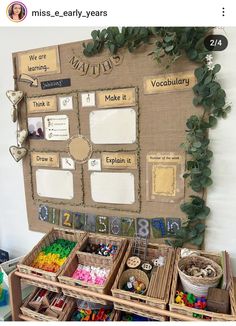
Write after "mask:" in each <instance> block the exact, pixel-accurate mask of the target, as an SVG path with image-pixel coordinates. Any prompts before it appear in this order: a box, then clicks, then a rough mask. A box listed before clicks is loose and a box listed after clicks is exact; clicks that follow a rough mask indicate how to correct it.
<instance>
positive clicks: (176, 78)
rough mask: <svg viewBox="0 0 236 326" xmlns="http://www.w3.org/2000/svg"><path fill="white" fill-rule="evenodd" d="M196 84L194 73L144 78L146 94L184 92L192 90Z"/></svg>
mask: <svg viewBox="0 0 236 326" xmlns="http://www.w3.org/2000/svg"><path fill="white" fill-rule="evenodd" d="M195 84H196V78H195V76H194V72H193V71H187V72H178V73H173V74H164V75H159V76H156V77H145V78H144V94H155V93H161V92H173V91H183V90H188V89H191V88H192V87H193V86H194V85H195Z"/></svg>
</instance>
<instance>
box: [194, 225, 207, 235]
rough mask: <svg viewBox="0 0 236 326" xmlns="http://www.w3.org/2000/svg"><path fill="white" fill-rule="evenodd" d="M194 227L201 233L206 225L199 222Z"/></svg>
mask: <svg viewBox="0 0 236 326" xmlns="http://www.w3.org/2000/svg"><path fill="white" fill-rule="evenodd" d="M195 229H196V231H197V232H198V233H202V232H203V231H205V229H206V226H205V224H202V223H199V224H196V225H195Z"/></svg>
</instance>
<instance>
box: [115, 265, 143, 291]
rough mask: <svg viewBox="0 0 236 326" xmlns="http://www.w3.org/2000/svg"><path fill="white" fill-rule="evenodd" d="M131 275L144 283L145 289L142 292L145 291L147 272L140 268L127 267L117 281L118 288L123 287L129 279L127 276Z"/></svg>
mask: <svg viewBox="0 0 236 326" xmlns="http://www.w3.org/2000/svg"><path fill="white" fill-rule="evenodd" d="M131 276H134V277H135V279H136V280H138V281H139V282H142V283H143V284H144V285H145V290H144V291H143V294H144V293H146V291H147V289H148V285H149V279H148V277H147V274H146V273H144V272H143V271H141V270H140V269H127V270H126V271H124V272H123V274H122V275H121V278H120V281H119V289H121V290H122V289H123V287H124V285H125V284H126V283H127V282H128V281H129V278H130V277H131Z"/></svg>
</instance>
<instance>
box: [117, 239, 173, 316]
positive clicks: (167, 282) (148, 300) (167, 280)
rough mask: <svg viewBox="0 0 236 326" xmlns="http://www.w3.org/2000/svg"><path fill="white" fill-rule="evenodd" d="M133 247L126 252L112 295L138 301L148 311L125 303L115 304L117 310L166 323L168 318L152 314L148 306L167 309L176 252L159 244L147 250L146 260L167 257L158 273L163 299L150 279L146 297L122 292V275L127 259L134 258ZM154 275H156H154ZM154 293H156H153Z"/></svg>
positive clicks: (130, 245) (152, 245)
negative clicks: (159, 296) (160, 256)
mask: <svg viewBox="0 0 236 326" xmlns="http://www.w3.org/2000/svg"><path fill="white" fill-rule="evenodd" d="M132 246H133V244H132V243H130V244H129V247H128V249H127V251H126V255H125V257H124V259H123V262H122V264H121V266H120V269H119V271H118V274H117V277H116V280H115V282H114V285H113V287H112V295H113V296H114V297H117V298H121V299H124V300H128V301H138V302H141V303H145V304H146V307H147V308H146V309H143V310H140V309H139V310H138V311H137V310H136V309H135V308H131V307H130V306H127V305H126V304H125V301H124V303H122V304H120V303H119V304H118V303H115V304H114V306H115V309H117V310H122V311H127V312H130V313H133V314H137V315H140V316H144V317H149V318H152V319H155V320H161V321H165V320H167V318H166V317H165V316H161V315H159V314H155V313H150V312H148V306H152V307H157V308H160V309H163V310H166V309H167V304H168V302H169V294H170V288H171V280H172V272H173V266H174V258H175V251H174V249H173V248H171V247H169V246H166V245H157V244H149V245H148V248H147V257H146V260H151V259H155V258H157V256H159V255H163V256H165V257H166V263H165V266H164V267H160V269H159V270H158V271H157V273H159V272H160V274H156V275H160V278H161V279H160V282H159V284H160V285H161V288H160V290H161V292H162V293H163V297H162V298H158V297H157V295H156V294H155V293H154V292H155V289H157V286H158V285H157V284H155V283H154V282H153V280H154V276H153V279H150V282H149V287H148V290H147V292H146V294H145V295H141V294H136V293H132V292H129V291H125V290H121V289H119V280H120V278H121V275H122V273H123V272H124V271H125V270H126V261H127V259H128V258H129V257H130V256H132ZM153 275H154V274H153ZM153 291H154V292H153Z"/></svg>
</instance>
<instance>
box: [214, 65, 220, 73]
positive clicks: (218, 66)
mask: <svg viewBox="0 0 236 326" xmlns="http://www.w3.org/2000/svg"><path fill="white" fill-rule="evenodd" d="M220 69H221V65H219V64H216V65H215V67H214V69H213V71H212V72H213V74H217V73H218V72H219V71H220Z"/></svg>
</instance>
